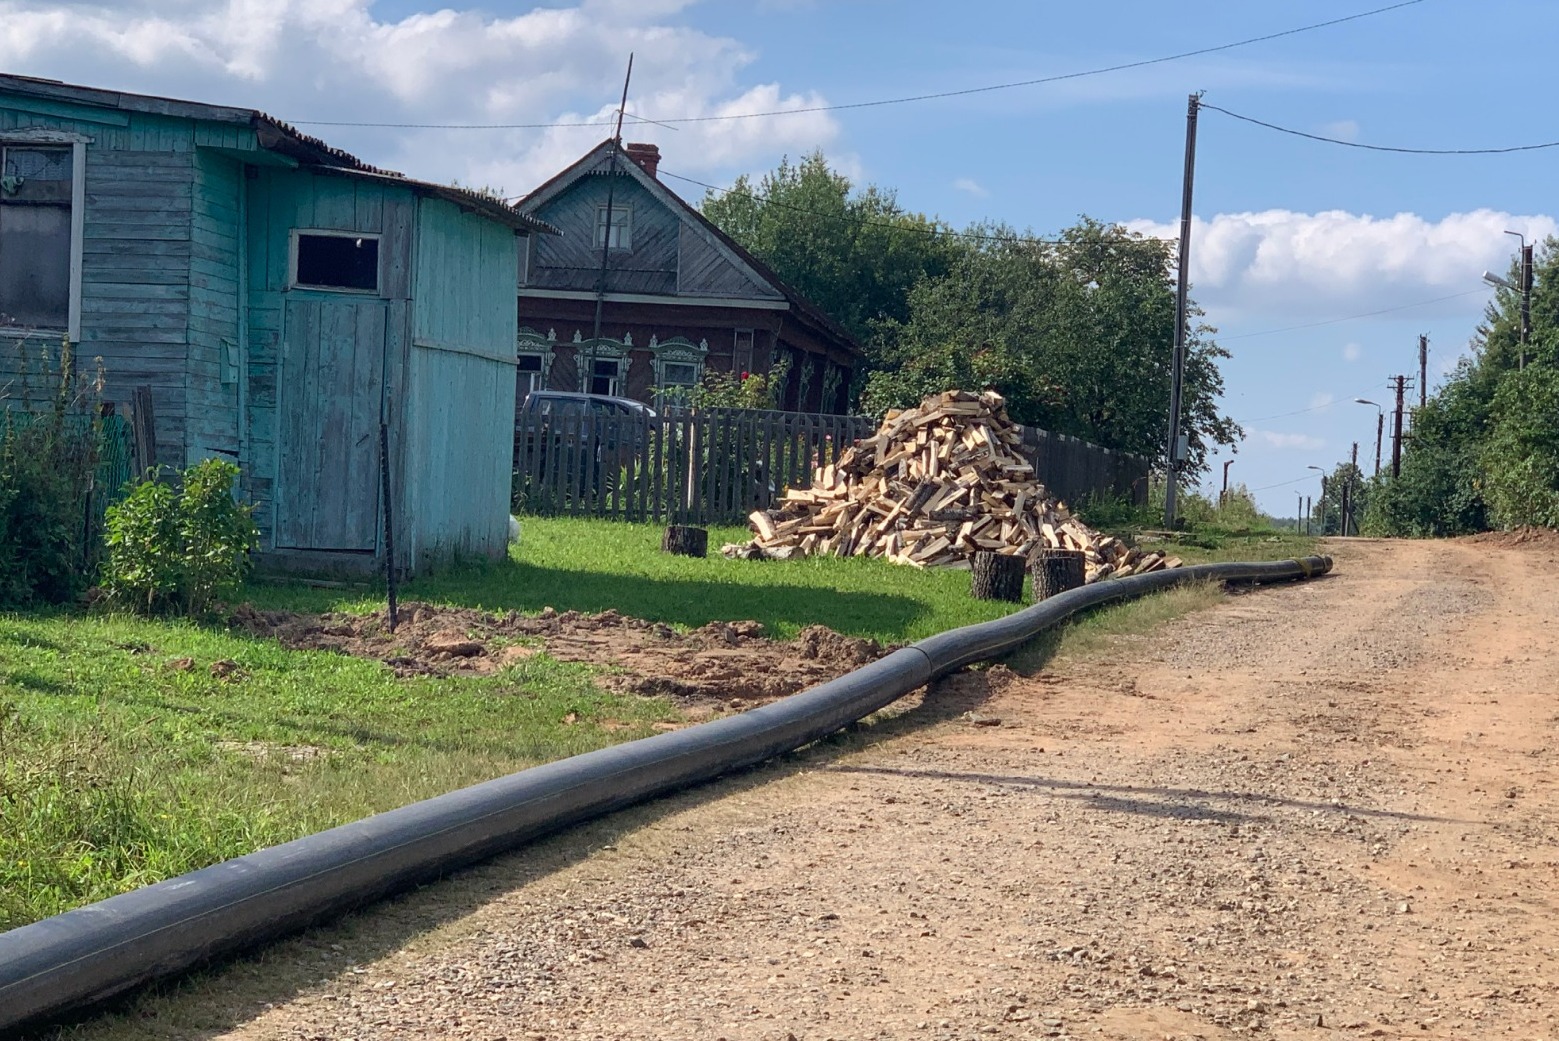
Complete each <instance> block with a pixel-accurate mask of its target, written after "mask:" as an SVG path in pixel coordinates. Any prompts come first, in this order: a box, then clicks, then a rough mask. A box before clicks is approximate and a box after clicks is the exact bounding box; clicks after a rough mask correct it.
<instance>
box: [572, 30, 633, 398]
mask: <svg viewBox="0 0 1559 1041" xmlns="http://www.w3.org/2000/svg"><path fill="white" fill-rule="evenodd" d="M632 79H633V55H632V54H631V53H630V54H629V55H628V74H627V75H626V76H624V77H623V99H622V102H621V103H620V104H619V105H618V106H617V127H616V129H614V130H613V131H612V147H611V149H610V150H609V151H608V152H607V153H606V234H604V235H602V236H601V273H600V275H599V276H598V277H597V279H596V283H595V327H594V329H595V331H594V332H592V333H591V334H590V340H591V343H590V350H589V351H587V352H586V353H587V354H588V357H587V359H586V363H585V371H584V372H583V373H582V374H581V375H582V380H581V382H583V384H584V386H583V387H581V388H580V389H581V390H583V391H584V392H585V393H587V394H588V393H590V387H591V386H592V385H593V384H594V382H595V348H596V344H595V341H596V340H599V339H600V338H601V312H602V310H603V309H604V308H605V307H606V273H607V270H608V268H609V267H610V265H611V260H612V212H613V211H612V201H613V196H614V195H615V194H616V190H617V154H618V153H619V152H621V151H622V148H623V110H624V109H626V108H627V107H628V84H629V82H631V81H632Z"/></svg>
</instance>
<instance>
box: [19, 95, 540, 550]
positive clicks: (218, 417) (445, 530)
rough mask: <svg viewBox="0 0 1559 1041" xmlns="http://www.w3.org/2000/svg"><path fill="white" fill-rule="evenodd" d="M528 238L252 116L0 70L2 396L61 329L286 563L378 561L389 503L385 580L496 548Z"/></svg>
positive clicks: (500, 537)
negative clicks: (395, 571) (213, 460)
mask: <svg viewBox="0 0 1559 1041" xmlns="http://www.w3.org/2000/svg"><path fill="white" fill-rule="evenodd" d="M551 231H552V229H551V228H550V227H548V226H547V225H546V224H545V223H544V222H543V221H540V220H538V219H535V218H532V217H527V216H524V215H522V214H521V213H519V212H518V211H516V210H514V209H512V208H511V207H509V206H507V205H505V204H504V203H503V202H501V201H500V200H496V199H493V198H489V197H487V196H485V195H482V194H479V193H474V192H470V191H465V190H462V189H459V188H451V187H447V186H444V185H438V184H431V183H426V182H422V181H416V180H412V179H411V178H407V177H403V176H400V175H398V174H394V173H390V172H387V171H384V170H379V169H376V168H374V167H372V166H369V165H368V164H366V163H364V162H362V161H361V160H359V159H357V158H355V157H354V156H351V155H348V154H347V153H345V152H343V151H340V150H339V149H335V148H332V147H330V146H328V145H326V144H325V143H324V142H322V141H319V140H317V139H315V138H313V137H310V136H307V135H305V134H302V133H300V132H298V131H297V130H295V129H294V128H292V127H290V126H288V125H286V124H285V123H282V122H280V121H278V120H276V119H273V118H271V117H269V116H267V115H265V114H263V113H261V112H256V111H254V110H251V109H242V108H229V107H224V106H219V105H207V104H199V103H194V102H187V101H175V100H171V99H166V98H156V97H147V96H143V95H135V94H126V93H121V92H117V91H109V90H99V89H93V88H87V87H79V86H73V85H70V84H65V83H60V82H57V81H52V80H37V79H31V78H27V77H20V76H5V75H0V382H3V381H4V380H5V378H6V371H5V370H6V369H7V368H10V369H18V368H20V367H21V359H23V358H24V357H25V352H26V351H31V350H35V349H38V348H47V347H48V346H49V345H50V344H58V343H59V342H60V340H61V337H68V338H69V339H70V340H71V341H72V342H74V343H76V344H77V345H78V347H77V357H78V364H80V365H81V366H83V367H87V366H91V365H94V364H95V363H96V362H95V359H101V365H102V370H103V372H104V374H105V377H106V386H105V398H106V399H107V400H109V401H128V400H129V399H130V398H131V396H132V392H133V391H134V389H135V388H137V387H150V388H151V390H152V401H153V413H154V415H155V426H156V444H155V456H156V459H157V461H159V462H161V463H165V464H174V465H186V464H188V463H192V462H195V461H197V460H200V459H203V458H207V457H211V456H218V457H222V458H226V459H231V460H233V461H235V462H237V463H238V464H239V466H240V467H241V468H242V471H243V478H242V480H243V491H244V492H245V494H247V495H248V496H249V497H250V498H251V499H252V501H254V502H255V503H256V504H257V507H258V508H257V510H256V517H257V519H258V521H259V524H260V529H261V533H262V542H263V546H262V549H263V552H264V554H265V555H266V557H267V558H268V559H269V561H270V562H272V563H274V564H278V565H281V566H284V567H291V568H305V569H328V570H336V569H347V570H368V569H371V568H376V567H379V566H381V565H382V564H383V563H384V559H385V557H384V555H385V537H384V529H385V524H384V521H385V516H386V508H387V507H388V509H389V516H390V517H391V518H392V519H393V523H394V542H395V548H396V559H397V567H398V568H401V569H402V570H415V569H416V568H417V567H419V566H422V565H424V564H427V563H429V562H431V561H433V560H436V559H439V558H447V557H451V556H456V555H479V556H489V557H492V556H498V555H500V554H502V553H503V552H504V550H505V546H506V544H507V538H508V504H509V488H510V476H511V475H510V468H511V446H512V440H513V415H514V395H515V349H514V345H515V340H516V335H517V332H518V329H517V318H516V312H515V286H516V284H517V276H518V267H517V265H518V259H519V256H520V248H519V247H520V246H521V244H522V241H523V239H524V238H525V237H526V236H529V235H532V234H535V233H547V232H551ZM517 238H518V239H519V240H521V241H517ZM11 375H12V377H13V378H14V376H15V373H14V372H13V373H12V374H11ZM381 425H382V426H383V427H384V428H385V431H386V432H387V434H388V437H387V441H388V444H389V452H388V455H387V456H386V457H385V459H386V461H387V470H388V474H387V476H388V478H389V479H388V481H385V480H383V478H384V476H386V475H385V474H384V473H382V472H381V452H380V441H381ZM386 484H387V485H388V487H389V488H390V489H391V495H390V498H389V500H388V501H386V500H385V497H384V495H383V488H384V487H385V485H386Z"/></svg>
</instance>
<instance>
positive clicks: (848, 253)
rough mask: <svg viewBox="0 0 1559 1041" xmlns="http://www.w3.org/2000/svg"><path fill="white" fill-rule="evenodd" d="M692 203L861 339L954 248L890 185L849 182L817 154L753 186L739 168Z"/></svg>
mask: <svg viewBox="0 0 1559 1041" xmlns="http://www.w3.org/2000/svg"><path fill="white" fill-rule="evenodd" d="M701 209H702V210H703V213H704V216H705V217H707V218H709V220H710V221H712V222H713V223H714V224H715V226H716V227H718V228H720V229H721V230H722V231H724V232H725V233H726V234H728V235H730V236H731V237H732V238H734V239H736V241H738V242H740V243H741V244H742V245H743V246H745V247H746V248H747V249H749V250H750V251H752V253H753V254H754V255H756V256H757V257H758V258H759V259H761V260H763V261H764V262H765V263H766V264H768V265H769V266H770V267H772V268H773V269H774V270H775V272H776V273H777V274H778V275H779V276H780V278H782V279H783V280H784V281H785V282H787V283H788V284H789V285H790V286H791V287H792V288H793V289H795V290H797V291H798V292H800V293H801V294H802V295H803V296H805V297H807V299H809V300H811V301H812V302H813V303H815V304H816V305H817V306H818V307H820V308H822V309H823V311H825V312H826V313H827V314H828V315H829V316H830V317H832V318H833V319H834V320H835V321H837V322H839V324H840V325H842V326H844V327H845V328H846V329H848V330H849V331H850V332H851V333H852V334H853V335H854V336H855V337H856V338H857V339H859V340H860V341H861V342H862V343H863V344H864V343H867V342H868V341H869V340H870V339H871V335H872V325H873V323H874V322H877V321H880V320H883V319H895V320H902V319H904V318H905V317H906V311H907V304H908V295H909V290H910V288H911V287H912V286H913V285H915V283H916V282H918V281H919V280H920V279H922V278H926V277H928V276H935V275H940V274H944V273H945V272H947V270H948V269H949V268H950V266H951V264H952V262H953V258H954V257H956V256H957V255H958V253H959V252H960V251H961V249H962V247H961V244H960V243H959V241H958V240H957V239H956V238H954V237H951V236H949V235H947V234H945V233H946V232H948V231H949V230H950V229H949V228H948V227H947V226H946V225H943V224H941V223H940V222H938V221H935V220H931V219H929V218H927V217H925V216H924V215H922V214H918V213H910V212H908V211H906V210H905V209H904V208H903V207H901V206H900V205H899V204H898V200H897V198H896V196H895V193H894V192H893V191H892V190H889V189H884V188H879V187H877V186H876V185H867V186H866V187H865V188H861V189H859V190H857V188H856V186H855V185H854V184H853V183H852V182H851V181H850V179H849V178H848V177H846V176H844V175H843V174H841V173H839V172H837V171H836V170H834V169H832V168H831V167H830V166H829V165H828V160H827V159H826V158H824V156H823V153H822V152H813V153H811V154H810V155H806V156H803V157H802V159H801V161H800V162H799V163H792V162H791V161H790V160H789V158H786V159H784V160H782V161H781V162H780V165H779V166H778V167H777V168H776V169H774V170H772V171H770V172H769V173H767V174H764V175H763V177H762V178H761V179H759V181H758V183H757V184H753V182H752V180H751V178H749V177H747V176H745V175H743V176H742V177H740V178H738V179H737V181H736V183H735V185H733V186H732V187H731V189H730V190H729V191H727V192H724V193H716V192H713V191H711V192H709V193H707V194H706V195H705V196H704V200H703V203H702V205H701Z"/></svg>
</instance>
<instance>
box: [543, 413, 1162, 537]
mask: <svg viewBox="0 0 1559 1041" xmlns="http://www.w3.org/2000/svg"><path fill="white" fill-rule="evenodd" d="M1020 429H1021V430H1022V434H1023V454H1024V455H1025V456H1026V457H1027V458H1028V459H1029V460H1030V462H1032V463H1033V464H1034V469H1035V472H1036V473H1037V474H1038V476H1039V479H1040V480H1041V481H1043V482H1044V483H1045V485H1046V486H1047V487H1049V488H1050V490H1051V492H1052V494H1054V495H1057V496H1059V497H1061V498H1062V499H1064V500H1066V501H1067V502H1073V503H1075V502H1079V501H1082V500H1083V499H1085V498H1086V497H1088V496H1090V495H1117V496H1123V497H1125V498H1127V499H1129V500H1131V501H1133V502H1137V503H1139V504H1140V503H1142V502H1145V501H1146V497H1147V474H1148V465H1149V464H1148V460H1146V459H1145V458H1143V457H1141V456H1135V455H1128V454H1125V453H1122V452H1114V451H1111V450H1110V449H1107V448H1101V447H1100V446H1098V445H1095V444H1092V443H1090V442H1087V441H1083V440H1080V439H1078V438H1074V437H1067V436H1065V435H1062V434H1051V433H1048V432H1046V431H1044V430H1040V429H1037V428H1035V427H1022V428H1020ZM875 430H876V424H875V423H874V422H873V421H872V420H871V419H869V418H867V417H865V416H825V415H818V414H815V413H807V412H771V411H762V410H758V409H733V408H711V409H700V410H697V411H693V412H683V413H678V414H673V415H659V416H655V417H653V418H651V417H648V416H630V415H594V414H591V415H578V414H574V415H563V416H540V415H536V414H534V413H524V414H522V416H521V418H520V420H519V421H518V422H517V423H516V425H515V430H514V434H515V437H514V493H515V494H514V498H515V508H516V509H517V510H518V511H520V512H524V513H528V514H532V515H536V516H544V517H548V516H575V517H610V518H616V519H619V520H633V521H655V522H659V523H666V524H742V523H745V522H746V519H747V515H748V514H749V513H751V512H752V511H753V510H760V509H768V508H769V507H771V506H772V505H773V504H774V502H775V501H776V500H777V499H778V498H779V497H780V496H782V495H783V494H784V492H785V489H786V488H806V487H809V486H810V485H811V483H812V471H813V469H815V468H816V467H818V466H825V465H827V464H829V463H832V462H835V461H836V460H837V459H838V458H839V453H841V452H842V451H844V449H845V448H847V447H849V445H850V444H851V443H852V442H853V441H855V440H856V439H857V438H861V437H868V436H870V435H871V434H872V433H873V432H874V431H875Z"/></svg>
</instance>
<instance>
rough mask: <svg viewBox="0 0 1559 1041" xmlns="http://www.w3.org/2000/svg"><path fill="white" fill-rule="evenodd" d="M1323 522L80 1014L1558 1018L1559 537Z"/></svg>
mask: <svg viewBox="0 0 1559 1041" xmlns="http://www.w3.org/2000/svg"><path fill="white" fill-rule="evenodd" d="M1334 552H1335V553H1336V556H1337V558H1338V573H1337V575H1336V576H1334V577H1332V578H1329V579H1327V580H1325V581H1322V582H1317V583H1311V584H1306V585H1302V586H1294V587H1285V588H1280V589H1272V590H1266V591H1262V592H1259V593H1256V594H1252V595H1248V596H1241V597H1235V598H1231V599H1230V600H1229V601H1228V602H1226V603H1224V604H1222V605H1221V606H1219V607H1217V608H1214V609H1212V610H1209V611H1205V612H1202V613H1200V614H1198V615H1195V616H1192V617H1191V618H1189V619H1187V620H1184V621H1182V622H1180V623H1177V624H1176V625H1175V626H1174V630H1173V632H1172V633H1169V634H1163V635H1160V636H1157V637H1153V638H1138V639H1134V640H1126V641H1122V642H1121V643H1120V644H1119V645H1118V646H1117V648H1116V655H1115V658H1114V660H1113V661H1112V662H1110V663H1095V662H1089V663H1064V662H1063V663H1056V664H1054V665H1053V666H1052V669H1053V671H1051V672H1049V673H1042V674H1039V675H1037V676H1033V677H1028V678H1024V677H1020V676H1017V675H1015V674H1013V673H1011V672H1008V671H1007V670H1005V669H994V670H990V671H987V672H982V673H971V674H966V675H963V676H960V677H957V678H955V679H954V680H953V681H951V682H949V683H948V684H945V685H944V686H943V687H942V688H941V689H939V690H938V691H936V692H935V693H934V694H933V695H932V696H931V697H930V698H928V699H927V701H926V702H925V703H924V704H922V705H920V706H919V707H915V708H912V709H910V710H909V711H908V712H907V713H906V715H904V716H901V717H899V718H898V719H897V720H895V721H892V722H888V723H886V724H883V725H882V726H880V727H879V728H878V730H877V733H876V734H875V736H874V739H873V740H871V741H858V742H855V743H854V744H851V743H848V742H847V743H845V744H843V745H841V744H834V745H832V746H830V747H828V748H824V749H821V750H818V751H816V752H814V753H812V754H809V755H808V756H805V757H802V758H800V759H799V760H792V761H790V762H789V763H787V764H780V765H776V766H772V767H768V768H765V769H763V770H760V771H757V772H755V773H753V774H750V775H747V776H744V777H742V778H738V779H736V780H734V781H731V782H728V783H726V784H723V785H719V786H714V787H712V788H709V789H704V790H702V791H700V792H695V793H688V794H686V795H684V796H681V797H679V798H677V799H673V800H668V801H665V802H662V803H659V804H657V805H656V806H654V807H648V808H645V809H642V810H639V811H635V812H634V813H630V814H625V815H620V816H619V817H616V818H613V819H612V820H610V821H605V822H600V823H598V824H596V825H593V826H591V827H589V828H586V829H584V830H581V831H578V832H575V833H572V834H570V835H568V836H564V837H560V838H558V839H555V840H553V841H551V842H549V843H547V844H544V845H543V846H541V847H538V848H537V849H535V850H532V851H529V852H527V853H525V854H522V855H517V856H515V857H511V858H508V859H507V860H505V861H502V862H499V863H496V864H493V865H490V866H487V867H484V868H482V869H480V870H478V871H475V872H471V873H469V874H467V875H464V876H462V877H461V878H459V879H457V880H454V881H453V882H450V883H446V884H443V885H440V886H437V887H433V888H431V889H429V890H426V891H424V892H422V893H420V894H416V895H414V896H411V897H409V898H407V899H405V900H402V901H400V902H398V903H397V904H394V905H392V906H391V907H389V908H387V909H384V910H380V911H377V912H374V913H372V914H368V915H365V916H363V917H361V918H359V919H356V920H354V921H352V922H349V923H346V924H344V925H342V926H339V927H334V928H332V929H328V930H321V931H318V932H316V933H313V934H311V935H310V936H308V937H306V938H303V939H300V940H297V941H293V942H290V943H288V944H284V945H282V946H280V947H277V948H274V949H273V950H272V951H271V952H270V953H269V954H267V955H266V956H265V957H264V958H263V959H259V960H251V961H245V962H242V963H240V964H238V965H235V966H233V967H231V968H229V969H228V970H226V971H225V972H223V973H221V974H219V975H216V976H214V977H213V978H210V979H207V980H205V981H203V982H200V983H197V984H194V985H192V986H191V987H190V988H189V989H188V990H187V991H186V993H185V994H184V995H182V996H177V997H174V998H168V999H159V1000H157V1001H155V1002H152V1003H150V1004H148V1005H147V1006H146V1007H145V1009H144V1017H143V1018H140V1019H139V1020H137V1021H136V1022H134V1023H132V1024H124V1023H121V1024H120V1025H119V1026H117V1027H114V1028H112V1031H110V1029H109V1028H108V1027H106V1026H94V1027H92V1028H91V1029H89V1030H86V1031H84V1032H83V1034H82V1036H84V1037H108V1036H110V1033H112V1036H116V1037H123V1036H160V1037H203V1038H204V1037H223V1038H244V1039H251V1038H266V1039H273V1038H275V1039H280V1038H286V1039H313V1038H319V1039H325V1038H329V1039H343V1038H391V1037H394V1038H449V1037H473V1038H492V1039H496V1038H506V1039H510V1041H519V1039H542V1038H546V1039H552V1038H612V1039H616V1038H668V1039H670V1038H678V1039H682V1038H709V1039H715V1038H728V1039H732V1041H734V1039H738V1038H739V1039H765V1041H767V1039H773V1041H791V1039H795V1041H814V1039H824V1038H836V1039H843V1038H851V1039H867V1038H870V1039H888V1038H895V1039H896V1038H928V1039H964V1038H971V1039H982V1038H1030V1037H1076V1038H1122V1039H1128V1038H1129V1039H1138V1038H1152V1039H1155V1041H1156V1039H1162V1038H1177V1039H1188V1038H1231V1037H1246V1036H1251V1035H1253V1034H1254V1035H1257V1036H1268V1037H1277V1038H1306V1039H1308V1038H1335V1037H1387V1038H1401V1037H1414V1038H1444V1039H1452V1038H1471V1037H1513V1038H1553V1037H1559V1022H1556V1021H1555V1013H1556V1011H1559V998H1556V995H1555V987H1556V985H1559V962H1556V953H1559V952H1556V948H1559V914H1556V907H1555V904H1556V900H1559V895H1556V894H1559V886H1556V881H1559V879H1556V868H1559V849H1556V847H1555V840H1556V838H1559V798H1556V792H1555V788H1554V782H1555V776H1556V775H1555V771H1554V769H1553V759H1554V754H1555V750H1556V749H1559V732H1556V720H1559V635H1556V634H1559V625H1556V623H1559V562H1556V558H1559V549H1556V548H1554V547H1553V546H1552V545H1551V544H1550V545H1548V546H1546V547H1545V546H1543V545H1541V544H1539V545H1537V546H1530V545H1528V546H1521V547H1514V548H1502V547H1498V546H1493V547H1490V546H1471V545H1467V544H1415V543H1394V544H1383V543H1361V542H1354V543H1349V544H1345V545H1341V546H1337V547H1335V548H1334ZM971 710H972V711H973V712H974V716H973V719H975V720H980V721H981V722H983V723H984V724H987V725H976V723H974V722H972V721H970V719H969V718H968V717H966V716H964V713H965V712H968V711H971ZM993 720H999V725H989V724H991V723H992V721H993Z"/></svg>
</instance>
